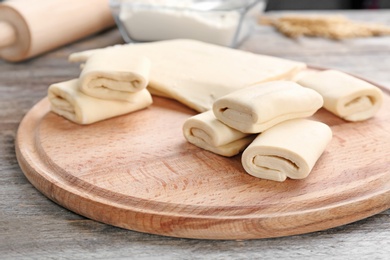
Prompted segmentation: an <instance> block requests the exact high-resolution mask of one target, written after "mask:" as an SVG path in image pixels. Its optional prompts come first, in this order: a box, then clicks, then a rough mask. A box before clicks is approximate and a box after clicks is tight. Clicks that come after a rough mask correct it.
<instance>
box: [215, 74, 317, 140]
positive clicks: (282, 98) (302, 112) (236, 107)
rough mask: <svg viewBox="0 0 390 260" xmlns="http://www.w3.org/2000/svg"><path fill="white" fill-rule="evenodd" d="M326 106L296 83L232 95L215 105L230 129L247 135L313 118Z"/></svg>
mask: <svg viewBox="0 0 390 260" xmlns="http://www.w3.org/2000/svg"><path fill="white" fill-rule="evenodd" d="M322 105H323V100H322V97H321V95H320V94H318V93H317V92H316V91H314V90H312V89H308V88H304V87H302V86H300V85H298V84H297V83H295V82H292V81H273V82H267V83H262V84H257V85H254V86H250V87H246V88H243V89H240V90H237V91H235V92H233V93H230V94H228V95H226V96H224V97H222V98H220V99H218V100H217V101H215V103H214V105H213V111H214V114H215V116H216V118H218V119H219V120H221V121H222V122H223V123H225V124H226V125H228V126H230V127H232V128H234V129H237V130H239V131H241V132H244V133H260V132H263V131H264V130H266V129H268V128H270V127H272V126H274V125H276V124H277V123H280V122H283V121H285V120H289V119H294V118H301V117H309V116H311V115H313V114H314V113H315V112H316V111H317V110H318V109H319V108H321V107H322Z"/></svg>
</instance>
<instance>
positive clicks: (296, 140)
mask: <svg viewBox="0 0 390 260" xmlns="http://www.w3.org/2000/svg"><path fill="white" fill-rule="evenodd" d="M331 139H332V131H331V129H330V128H329V126H327V125H326V124H324V123H321V122H317V121H312V120H308V119H302V118H300V119H293V120H288V121H285V122H283V123H280V124H277V125H275V126H273V127H272V128H270V129H268V130H266V131H264V132H263V133H261V134H259V135H258V136H257V137H256V139H255V140H254V141H253V142H252V143H251V144H250V145H249V146H248V147H247V148H246V149H245V151H244V152H243V154H242V158H241V159H242V165H243V167H244V169H245V171H246V172H247V173H249V174H250V175H253V176H255V177H258V178H263V179H268V180H274V181H280V182H282V181H284V180H286V178H287V177H289V178H291V179H303V178H305V177H307V176H308V175H309V173H310V172H311V170H312V169H313V167H314V165H315V163H316V162H317V160H318V159H319V157H320V156H321V155H322V153H323V152H324V150H325V148H326V146H327V144H328V143H329V142H330V140H331Z"/></svg>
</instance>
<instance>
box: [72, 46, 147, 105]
mask: <svg viewBox="0 0 390 260" xmlns="http://www.w3.org/2000/svg"><path fill="white" fill-rule="evenodd" d="M150 66H151V63H150V61H149V59H148V58H146V57H144V56H136V55H130V54H129V53H123V52H118V51H116V50H115V49H113V50H108V51H105V52H97V53H95V54H93V55H91V56H90V57H89V58H88V60H87V61H86V63H85V65H84V66H83V69H82V71H81V74H80V78H79V81H78V84H79V88H80V90H81V91H82V92H83V93H84V94H86V95H89V96H91V97H96V98H101V99H112V100H131V99H132V94H133V93H134V92H137V91H140V90H142V89H145V88H146V86H147V85H148V83H149V73H150Z"/></svg>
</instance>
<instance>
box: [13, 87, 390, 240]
mask: <svg viewBox="0 0 390 260" xmlns="http://www.w3.org/2000/svg"><path fill="white" fill-rule="evenodd" d="M193 114H195V112H194V111H192V110H190V109H188V108H186V107H185V106H183V105H181V104H179V103H178V102H176V101H173V100H169V99H164V98H158V97H154V104H153V105H152V106H151V107H150V108H148V109H145V110H142V111H138V112H135V113H132V114H129V115H125V116H121V117H117V118H113V119H110V120H106V121H102V122H99V123H95V124H93V125H89V126H79V125H76V124H73V123H71V122H69V121H68V120H65V119H63V118H61V117H59V116H57V115H55V114H54V113H51V112H49V102H48V100H47V99H43V100H42V101H40V102H39V103H38V104H36V105H35V106H34V107H33V108H32V109H31V110H30V111H29V112H28V113H27V115H26V116H25V118H24V119H23V121H22V122H21V124H20V127H19V130H18V135H17V140H16V153H17V157H18V161H19V164H20V166H21V168H22V170H23V172H24V174H25V175H26V177H27V178H28V180H29V181H30V182H31V183H32V184H33V185H34V186H35V187H36V188H37V189H38V190H40V191H41V192H42V193H43V194H44V195H46V196H47V197H48V198H50V199H51V200H53V201H55V202H57V203H58V204H60V205H62V206H64V207H65V208H67V209H69V210H71V211H74V212H76V213H78V214H81V215H83V216H85V217H88V218H91V219H94V220H97V221H100V222H103V223H107V224H111V225H114V226H118V227H122V228H126V229H130V230H136V231H141V232H147V233H153V234H160V235H166V236H175V237H185V238H202V239H254V238H266V237H278V236H287V235H293V234H301V233H307V232H313V231H318V230H323V229H327V228H331V227H336V226H339V225H343V224H346V223H350V222H353V221H357V220H360V219H363V218H366V217H368V216H371V215H374V214H376V213H379V212H381V211H384V210H386V209H388V208H390V170H389V169H390V96H389V93H388V92H385V102H384V105H383V107H382V108H381V110H380V111H379V113H378V114H377V116H376V117H375V118H373V119H371V120H368V121H366V122H361V123H348V122H346V121H343V120H341V119H339V118H337V117H336V116H334V115H332V114H330V113H329V112H327V111H325V110H323V109H322V110H320V111H319V112H317V113H316V115H315V116H314V119H316V120H320V121H322V122H325V123H327V124H328V125H330V126H331V128H332V130H333V134H334V137H333V140H332V141H331V143H330V144H329V146H328V147H327V149H326V151H325V152H324V154H323V155H322V156H321V158H320V159H319V161H318V162H317V164H316V166H315V168H314V169H313V171H312V173H311V174H310V175H309V177H308V178H306V179H304V180H287V181H285V182H283V183H278V182H273V181H267V180H261V179H257V178H255V177H252V176H250V175H248V174H246V173H245V172H244V170H243V168H242V166H241V163H240V155H237V156H235V157H233V158H225V157H221V156H218V155H215V154H212V153H210V152H207V151H204V150H202V149H200V148H197V147H195V146H193V145H191V144H189V143H187V142H186V140H185V139H184V137H183V135H182V132H181V131H182V130H181V129H182V124H183V122H184V120H185V119H186V118H188V117H189V116H191V115H193Z"/></svg>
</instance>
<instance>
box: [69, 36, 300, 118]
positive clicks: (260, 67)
mask: <svg viewBox="0 0 390 260" xmlns="http://www.w3.org/2000/svg"><path fill="white" fill-rule="evenodd" d="M97 51H115V52H117V51H119V52H126V53H128V52H132V53H134V55H137V56H139V55H142V56H146V57H147V58H149V59H150V60H151V64H152V68H151V73H150V82H149V86H148V89H149V91H150V92H151V93H152V94H155V95H160V96H164V97H169V98H172V99H175V100H177V101H179V102H181V103H183V104H185V105H187V106H189V107H191V108H193V109H194V110H196V111H198V112H204V111H207V110H210V109H211V108H212V104H213V103H214V101H215V100H216V99H217V98H219V97H222V96H224V95H226V94H228V93H231V92H233V91H235V90H237V89H240V88H243V87H246V86H250V85H254V84H257V83H260V82H267V81H272V80H280V79H291V78H292V77H294V76H295V75H296V74H297V73H298V72H300V71H302V70H303V69H305V68H306V64H304V63H302V62H295V61H291V60H286V59H281V58H276V57H271V56H266V55H259V54H254V53H250V52H246V51H242V50H237V49H231V48H228V47H222V46H218V45H213V44H209V43H203V42H200V41H195V40H169V41H161V42H153V43H139V44H127V45H120V46H113V47H108V48H104V49H97V50H88V51H85V52H79V53H74V54H72V55H70V56H69V60H70V61H71V62H85V61H86V60H87V59H88V57H90V56H91V55H92V54H94V53H95V52H97Z"/></svg>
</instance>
